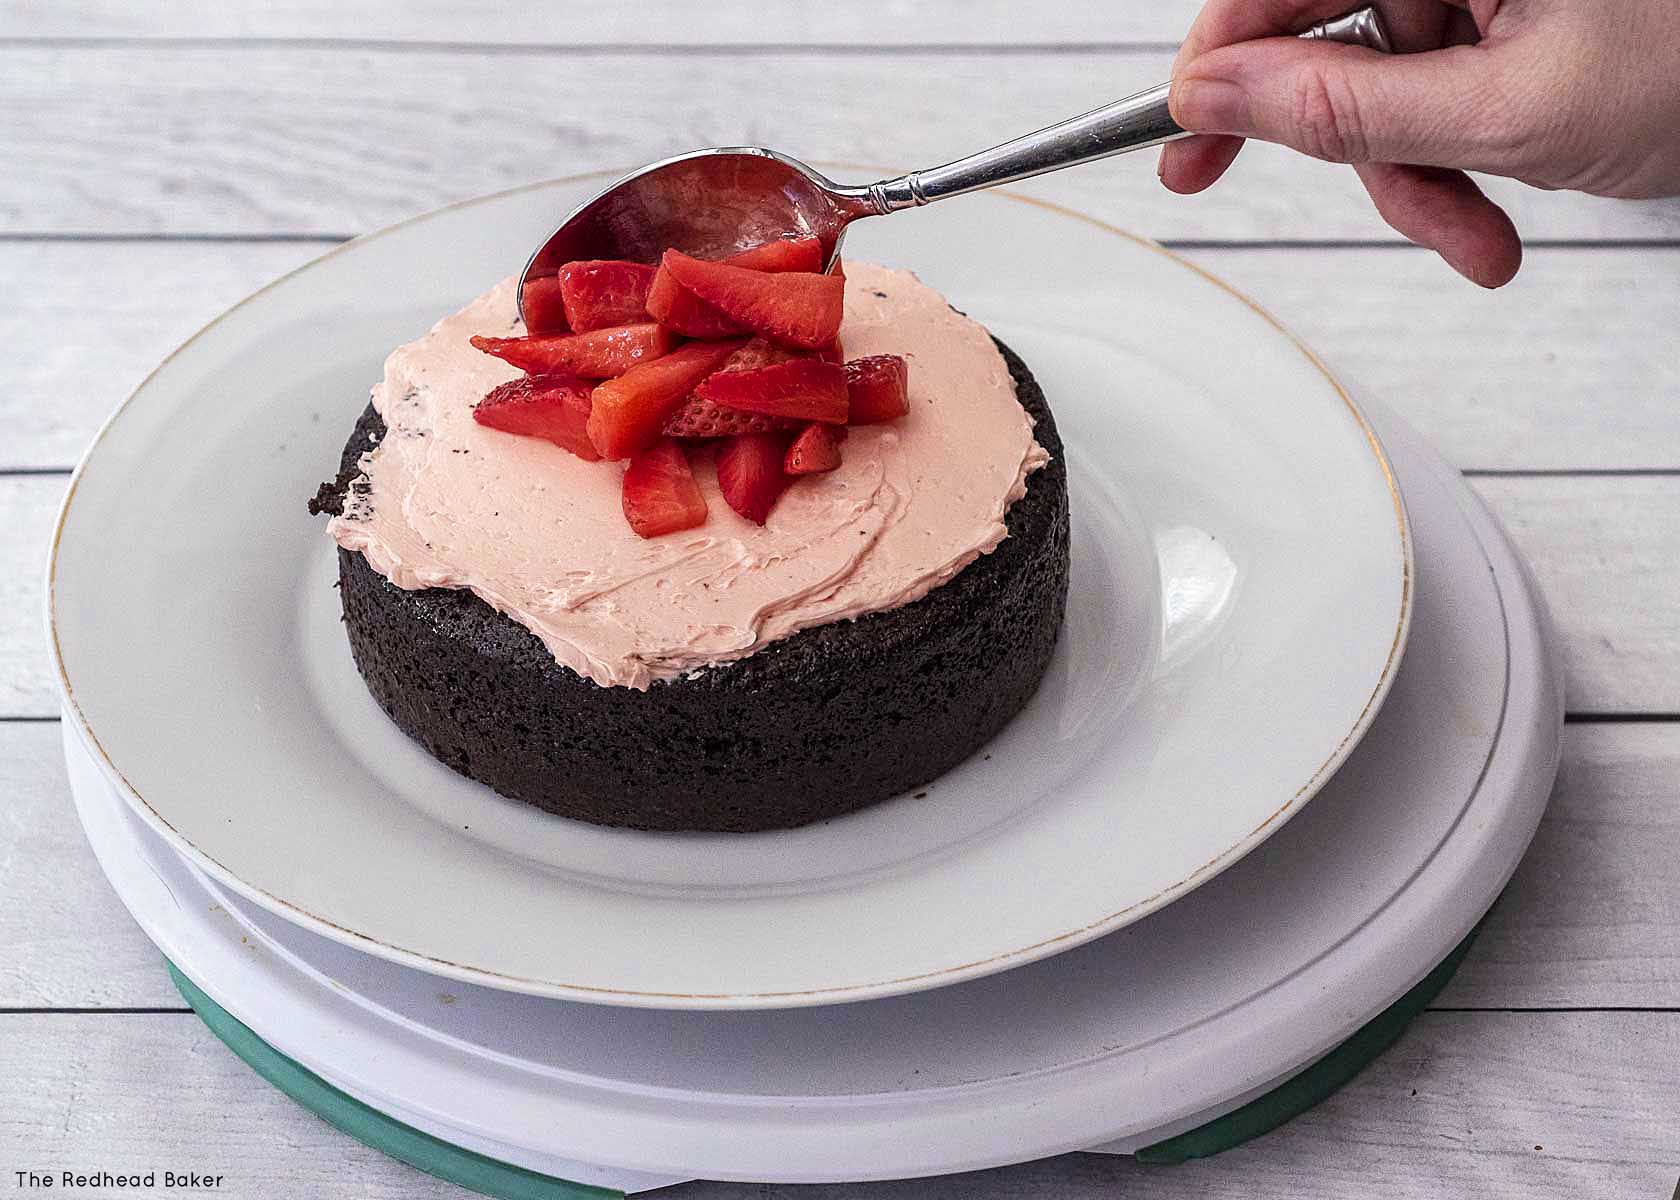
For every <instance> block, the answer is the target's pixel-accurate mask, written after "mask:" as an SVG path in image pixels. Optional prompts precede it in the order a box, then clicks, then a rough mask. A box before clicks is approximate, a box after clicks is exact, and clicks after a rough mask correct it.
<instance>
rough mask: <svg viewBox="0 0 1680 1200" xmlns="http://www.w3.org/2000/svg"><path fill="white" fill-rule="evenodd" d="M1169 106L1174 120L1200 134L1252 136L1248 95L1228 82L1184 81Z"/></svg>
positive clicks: (1174, 93) (1212, 80)
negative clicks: (1240, 134)
mask: <svg viewBox="0 0 1680 1200" xmlns="http://www.w3.org/2000/svg"><path fill="white" fill-rule="evenodd" d="M1169 104H1170V107H1171V108H1172V115H1173V120H1175V121H1177V122H1178V123H1179V124H1180V125H1182V126H1184V128H1186V129H1192V130H1195V131H1196V132H1197V133H1247V132H1248V95H1247V93H1245V92H1244V91H1243V90H1242V88H1240V87H1238V86H1237V85H1236V84H1234V83H1231V82H1230V81H1228V80H1224V79H1186V80H1183V81H1182V82H1180V83H1179V84H1178V85H1177V86H1176V87H1174V88H1173V90H1172V96H1171V99H1170V101H1169Z"/></svg>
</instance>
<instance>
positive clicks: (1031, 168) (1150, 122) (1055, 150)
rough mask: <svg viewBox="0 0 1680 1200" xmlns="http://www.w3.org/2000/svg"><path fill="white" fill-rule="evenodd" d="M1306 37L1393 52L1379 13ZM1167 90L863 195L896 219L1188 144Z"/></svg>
mask: <svg viewBox="0 0 1680 1200" xmlns="http://www.w3.org/2000/svg"><path fill="white" fill-rule="evenodd" d="M1301 36H1302V37H1305V38H1323V39H1325V40H1328V41H1333V42H1343V43H1346V44H1348V45H1358V46H1366V47H1369V48H1370V49H1372V50H1380V51H1382V52H1383V53H1385V54H1386V53H1389V51H1390V46H1389V40H1388V32H1387V30H1386V29H1385V28H1384V27H1383V22H1382V16H1381V14H1380V13H1378V12H1377V10H1376V9H1374V8H1361V9H1358V10H1357V11H1355V12H1351V13H1348V14H1347V15H1346V16H1343V17H1337V18H1336V19H1335V20H1332V21H1325V22H1322V23H1321V24H1318V25H1315V26H1313V27H1312V28H1311V29H1309V30H1307V32H1306V33H1303V34H1302V35H1301ZM1168 87H1169V85H1168V84H1165V83H1163V84H1160V85H1158V86H1156V87H1152V88H1150V89H1148V90H1147V91H1142V92H1138V93H1137V94H1136V95H1134V96H1127V97H1126V98H1125V99H1124V100H1116V101H1114V103H1112V104H1105V105H1103V106H1102V107H1101V108H1098V109H1093V110H1092V111H1090V112H1088V113H1085V114H1083V115H1082V116H1077V117H1072V118H1069V119H1068V120H1066V121H1062V122H1059V123H1058V124H1055V125H1051V126H1048V127H1047V128H1044V129H1040V130H1038V131H1036V132H1034V133H1029V134H1025V135H1023V136H1021V137H1018V138H1016V139H1015V140H1013V141H1009V142H1005V143H1003V145H1001V146H993V147H992V148H991V149H990V150H982V151H980V152H979V153H978V154H971V155H969V156H968V157H967V158H959V159H957V160H956V161H955V162H950V163H946V164H945V165H944V166H942V167H929V168H927V169H926V170H922V171H911V172H910V173H909V174H908V175H900V176H899V177H898V178H897V179H886V180H882V181H881V182H880V183H872V184H870V185H869V186H868V188H867V189H864V190H866V191H867V192H868V196H869V200H870V202H871V203H872V204H873V205H874V207H875V211H876V212H877V213H889V212H896V211H898V210H899V209H901V208H915V207H918V206H920V205H923V204H930V203H932V202H933V201H935V200H943V199H944V198H945V197H947V196H960V195H962V194H963V193H964V192H976V191H979V190H980V189H982V188H989V187H995V186H996V185H998V184H1000V183H1013V182H1015V181H1016V180H1017V179H1029V178H1031V177H1032V176H1034V175H1043V174H1044V173H1046V172H1047V171H1059V170H1061V169H1062V168H1063V167H1075V166H1078V165H1079V164H1080V163H1088V162H1091V161H1093V160H1095V159H1099V158H1107V157H1109V156H1110V155H1112V154H1124V153H1125V152H1126V151H1128V150H1141V149H1143V148H1144V147H1146V146H1158V145H1160V144H1161V143H1162V142H1170V141H1173V140H1174V139H1177V138H1181V137H1188V136H1190V135H1189V134H1188V133H1187V132H1186V131H1185V130H1183V129H1181V128H1180V127H1179V125H1178V123H1177V122H1176V121H1174V120H1173V119H1172V114H1171V113H1169V112H1168V111H1167V89H1168Z"/></svg>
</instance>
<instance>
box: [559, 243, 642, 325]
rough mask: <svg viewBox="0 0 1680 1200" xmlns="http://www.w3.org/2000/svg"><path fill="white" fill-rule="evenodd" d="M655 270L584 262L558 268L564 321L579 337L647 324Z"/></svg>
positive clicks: (610, 261)
mask: <svg viewBox="0 0 1680 1200" xmlns="http://www.w3.org/2000/svg"><path fill="white" fill-rule="evenodd" d="M657 270H658V268H657V267H650V266H648V265H647V264H646V263H634V262H625V261H623V260H622V259H583V260H580V261H578V262H569V263H567V264H566V265H565V266H563V267H561V268H560V276H559V279H560V295H561V296H562V297H563V298H564V300H565V304H566V319H567V320H568V321H570V322H571V325H572V328H573V329H575V330H577V332H579V333H585V332H587V331H589V330H591V329H606V328H607V327H609V326H612V325H629V324H632V323H634V322H638V321H645V320H647V315H648V312H647V294H648V289H649V288H650V287H652V286H653V276H654V273H655V272H656V271H657Z"/></svg>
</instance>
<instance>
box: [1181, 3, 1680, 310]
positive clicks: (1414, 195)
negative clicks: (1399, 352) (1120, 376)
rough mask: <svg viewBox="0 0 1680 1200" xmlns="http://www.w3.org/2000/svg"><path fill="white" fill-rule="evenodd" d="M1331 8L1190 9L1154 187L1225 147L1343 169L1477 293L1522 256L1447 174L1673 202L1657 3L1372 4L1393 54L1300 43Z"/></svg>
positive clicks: (1216, 172) (1495, 212) (1204, 169)
mask: <svg viewBox="0 0 1680 1200" xmlns="http://www.w3.org/2000/svg"><path fill="white" fill-rule="evenodd" d="M1348 2H1349V0H1208V3H1207V5H1206V6H1205V7H1204V8H1203V9H1202V11H1201V14H1200V15H1199V16H1198V17H1197V18H1196V22H1195V24H1194V25H1193V26H1192V27H1191V29H1190V33H1189V35H1188V36H1187V37H1186V38H1185V41H1184V45H1183V47H1182V48H1181V49H1180V50H1179V54H1178V58H1177V59H1176V60H1175V61H1174V64H1173V81H1172V91H1171V96H1170V100H1169V104H1170V107H1171V109H1172V115H1173V119H1174V120H1175V121H1177V122H1178V123H1179V124H1180V125H1181V126H1183V127H1184V128H1185V129H1189V130H1192V131H1194V132H1196V133H1199V134H1205V135H1213V136H1202V137H1194V138H1186V139H1184V140H1182V141H1179V142H1172V143H1169V144H1168V145H1166V146H1165V147H1163V148H1162V153H1161V167H1160V171H1161V181H1162V182H1163V183H1165V184H1166V185H1167V187H1169V188H1171V189H1172V190H1173V191H1175V192H1184V193H1190V192H1199V191H1201V190H1202V189H1203V188H1206V187H1208V186H1209V185H1211V184H1212V183H1213V182H1214V181H1215V180H1216V179H1218V178H1219V176H1220V175H1221V174H1223V173H1224V171H1225V168H1226V167H1228V166H1230V164H1231V160H1232V159H1233V158H1235V157H1236V154H1237V151H1238V150H1239V149H1241V147H1242V139H1243V138H1245V137H1256V138H1260V139H1262V140H1264V141H1269V142H1280V143H1282V144H1283V145H1286V146H1291V147H1293V148H1295V149H1296V150H1300V151H1302V152H1304V153H1306V154H1310V155H1312V156H1313V157H1315V158H1322V159H1327V160H1329V161H1332V162H1345V163H1352V164H1354V170H1355V171H1357V172H1358V173H1359V177H1360V179H1361V180H1362V181H1363V182H1364V184H1365V189H1366V190H1367V191H1368V192H1369V193H1370V194H1371V199H1372V201H1373V202H1374V203H1375V204H1376V207H1377V211H1378V212H1379V213H1380V214H1382V217H1383V219H1384V220H1385V221H1387V222H1388V223H1389V224H1390V225H1392V226H1393V227H1394V228H1395V229H1396V230H1398V231H1399V232H1400V233H1401V234H1403V235H1405V236H1406V237H1407V238H1410V239H1411V240H1412V241H1414V242H1416V243H1418V244H1419V245H1422V246H1427V247H1429V248H1430V249H1432V250H1434V251H1436V253H1438V254H1440V256H1441V257H1442V258H1444V259H1445V260H1446V261H1447V262H1448V264H1450V265H1451V266H1452V267H1453V269H1455V270H1456V271H1458V272H1459V273H1460V274H1462V275H1464V276H1465V277H1467V278H1469V279H1471V280H1473V281H1475V282H1476V283H1479V284H1481V285H1482V286H1483V287H1499V286H1500V285H1501V284H1504V283H1507V282H1509V280H1510V279H1511V277H1512V276H1513V275H1515V274H1516V272H1517V267H1518V266H1519V265H1520V264H1521V262H1522V243H1521V242H1520V241H1519V240H1518V237H1517V231H1516V229H1515V228H1514V227H1513V226H1512V224H1511V220H1510V218H1509V217H1508V216H1506V215H1505V212H1504V211H1503V210H1502V209H1501V208H1500V207H1499V206H1498V205H1496V204H1494V203H1493V201H1491V200H1489V199H1488V198H1487V197H1486V196H1484V195H1483V194H1482V192H1481V189H1480V188H1478V187H1477V186H1476V185H1475V183H1473V182H1472V181H1471V180H1470V177H1469V176H1467V175H1466V174H1464V172H1465V171H1467V170H1469V171H1482V172H1486V173H1489V174H1494V175H1506V176H1509V177H1511V178H1513V179H1519V180H1521V181H1523V182H1524V183H1528V184H1532V185H1533V186H1535V187H1541V188H1568V189H1572V190H1575V191H1583V192H1591V193H1593V194H1595V195H1600V196H1623V197H1636V196H1665V195H1675V194H1680V9H1676V7H1675V5H1674V4H1673V3H1672V0H1621V2H1620V3H1617V4H1613V5H1605V4H1599V3H1595V2H1594V0H1382V3H1381V4H1380V5H1379V7H1380V8H1381V9H1382V13H1383V17H1384V18H1385V20H1386V21H1387V24H1388V28H1389V33H1390V36H1391V38H1392V40H1393V42H1394V48H1395V50H1396V51H1397V52H1398V53H1396V54H1395V55H1394V56H1392V57H1391V56H1388V55H1383V54H1379V53H1377V52H1375V51H1373V50H1366V49H1363V48H1360V47H1357V46H1343V45H1337V44H1335V43H1332V42H1325V41H1311V40H1309V41H1302V40H1299V39H1297V38H1294V37H1284V36H1280V35H1284V34H1293V33H1297V32H1299V31H1300V30H1303V29H1305V28H1307V27H1308V26H1309V25H1311V24H1312V23H1314V22H1315V21H1318V20H1321V19H1323V18H1326V17H1333V16H1336V15H1338V14H1339V13H1340V12H1341V11H1343V10H1344V9H1346V8H1347V7H1348Z"/></svg>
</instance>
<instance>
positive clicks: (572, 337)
mask: <svg viewBox="0 0 1680 1200" xmlns="http://www.w3.org/2000/svg"><path fill="white" fill-rule="evenodd" d="M472 344H473V345H474V346H476V347H477V348H478V349H480V350H482V351H484V353H486V354H494V355H495V356H496V357H497V358H499V359H502V360H504V361H506V362H510V363H512V364H513V365H514V366H516V367H518V368H519V369H520V370H522V371H529V372H530V373H531V374H533V375H581V376H583V377H584V378H585V379H610V378H612V377H613V376H614V375H622V374H624V372H626V371H628V370H629V369H630V368H631V367H633V366H635V365H636V364H637V363H640V362H646V361H647V360H649V359H653V358H658V357H659V356H660V355H662V354H664V353H666V352H667V351H668V350H670V349H671V347H672V346H673V345H675V344H676V343H675V340H674V339H673V338H672V337H671V333H670V331H669V330H668V329H666V328H665V327H664V326H662V325H655V324H653V323H652V322H647V323H645V324H642V325H619V326H616V327H615V328H612V329H592V330H590V331H589V332H588V333H568V334H560V335H558V336H557V335H553V334H548V335H544V336H542V337H522V338H492V337H474V338H473V339H472Z"/></svg>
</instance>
